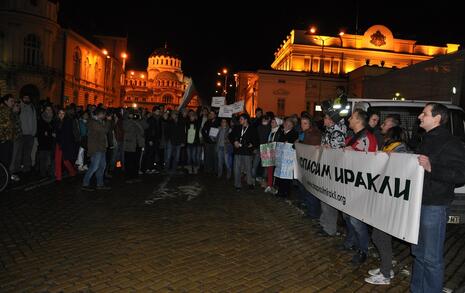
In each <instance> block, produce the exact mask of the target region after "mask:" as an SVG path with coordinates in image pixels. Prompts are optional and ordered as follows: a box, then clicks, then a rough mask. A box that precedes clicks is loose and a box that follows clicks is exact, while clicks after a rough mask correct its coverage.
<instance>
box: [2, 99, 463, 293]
mask: <svg viewBox="0 0 465 293" xmlns="http://www.w3.org/2000/svg"><path fill="white" fill-rule="evenodd" d="M151 110H152V111H148V110H146V109H133V108H124V109H123V108H118V109H105V108H103V107H102V105H97V106H94V105H89V106H87V107H86V108H82V107H78V106H75V105H72V104H71V105H69V106H67V107H66V108H65V109H63V108H60V107H58V106H57V105H52V104H51V103H48V102H45V101H41V102H40V103H39V105H32V104H31V101H30V99H29V98H28V97H24V98H23V99H22V100H21V101H20V100H17V99H14V97H13V96H11V95H6V96H4V97H2V100H1V105H0V142H1V143H0V154H1V157H0V161H1V162H2V163H3V164H4V165H5V166H8V168H9V170H10V172H11V179H12V180H13V181H19V180H22V178H23V177H27V176H28V174H29V173H30V172H33V170H34V168H35V172H37V173H39V174H40V175H41V176H43V177H51V178H54V179H55V180H56V181H61V180H62V178H63V174H64V173H65V172H66V174H67V175H68V176H71V177H73V176H76V175H77V174H78V173H79V172H82V173H84V172H85V174H84V178H83V181H82V187H81V188H82V190H84V191H89V192H91V191H95V190H109V189H111V187H110V186H108V185H107V183H106V182H108V180H105V179H106V178H111V177H112V176H113V175H114V173H115V171H117V170H121V172H122V174H123V176H124V178H125V180H126V182H127V183H134V182H138V181H140V179H139V178H138V177H139V176H140V175H142V174H158V173H160V172H163V173H167V174H171V175H186V174H194V175H195V174H199V173H203V174H211V175H214V176H217V177H218V178H222V177H225V178H226V179H231V177H232V179H233V183H232V185H233V186H234V188H235V189H236V191H237V192H242V187H243V181H245V182H246V184H247V188H248V189H254V188H258V187H261V188H263V189H264V191H265V192H266V193H271V194H274V195H276V196H277V197H281V198H286V197H288V196H289V194H290V193H291V192H292V190H293V188H292V186H293V185H297V186H296V187H297V192H298V195H299V196H300V198H302V199H303V200H304V201H305V203H306V206H307V212H308V216H309V217H310V218H313V219H315V220H317V221H318V223H319V225H320V227H321V229H320V231H318V232H317V235H319V236H321V237H332V236H336V235H339V232H338V230H340V228H341V227H338V219H340V220H342V221H339V222H342V223H344V224H343V225H344V228H345V229H344V230H345V231H346V233H345V235H346V237H345V240H344V242H343V243H341V245H340V247H338V249H340V250H342V251H347V252H352V253H353V258H352V260H351V262H352V263H353V264H354V265H360V264H362V263H364V262H365V261H366V259H367V254H368V245H369V241H370V232H371V239H372V240H373V243H374V244H375V246H376V248H377V249H378V250H379V255H380V259H381V265H380V268H378V269H373V270H370V271H369V272H368V273H369V275H370V277H368V278H366V279H365V280H366V282H369V283H371V284H389V283H390V280H391V279H392V278H393V277H394V272H393V269H392V247H391V236H390V235H389V234H387V233H385V232H383V231H381V230H378V229H376V228H372V227H369V226H368V225H367V224H366V223H364V222H362V221H360V220H359V219H357V218H355V217H352V216H350V215H348V214H344V213H341V212H339V211H338V210H337V209H335V208H334V207H332V206H330V205H328V204H326V203H324V202H322V201H320V200H319V199H318V198H317V197H315V196H314V195H313V194H311V193H310V192H309V191H308V190H306V189H305V188H304V187H303V185H302V184H300V183H298V182H293V180H291V179H281V178H277V177H274V176H273V174H274V171H273V167H265V168H263V167H262V166H261V163H260V151H259V150H260V147H259V146H260V145H261V144H265V143H269V142H286V143H291V144H294V143H296V142H300V143H303V144H307V145H321V146H323V147H328V148H332V149H342V148H345V149H349V150H353V151H363V152H376V151H385V152H412V153H415V152H416V153H418V154H422V155H421V156H419V164H420V165H421V166H423V167H424V168H425V170H426V172H425V174H426V175H425V184H428V185H427V187H428V188H427V189H425V190H424V194H423V206H422V218H421V223H420V239H419V244H418V245H414V246H413V248H412V253H413V255H414V256H415V261H414V267H413V275H412V284H411V288H412V291H413V292H439V291H437V289H438V288H439V287H440V286H442V276H443V259H442V253H443V248H442V247H443V244H444V237H445V236H444V235H445V234H444V233H445V223H446V216H445V213H446V212H445V208H446V207H447V205H448V204H450V201H451V196H452V197H453V187H454V185H455V184H461V183H464V181H465V171H464V170H463V169H464V168H465V167H464V166H465V159H464V156H465V150H464V148H463V146H462V145H461V144H460V143H459V142H458V141H457V140H456V139H454V138H453V137H452V135H450V133H448V131H447V130H446V128H445V127H442V125H444V124H445V121H447V119H448V112H447V108H446V107H444V106H442V105H440V104H436V103H432V104H428V105H427V106H426V107H425V109H424V111H423V113H422V114H421V115H420V117H419V119H420V122H421V123H420V127H421V128H423V129H424V130H425V131H426V134H425V135H424V137H425V138H424V139H423V141H422V143H421V144H420V145H419V146H418V149H417V150H415V149H412V148H409V147H408V145H407V139H406V133H405V130H404V129H403V128H402V125H401V120H400V116H399V115H397V114H391V115H388V116H386V117H385V119H384V121H382V122H381V121H380V115H379V114H377V113H371V114H369V113H367V112H365V111H363V110H360V109H355V110H353V111H352V114H351V116H350V117H349V118H348V119H347V118H344V117H341V115H340V112H338V111H334V109H333V110H328V111H325V112H324V113H323V114H324V116H323V117H322V119H320V120H318V121H317V120H315V119H314V118H313V117H311V116H310V115H309V113H307V112H302V113H301V115H300V117H299V116H297V115H291V116H289V117H278V116H276V115H274V113H272V112H266V113H264V112H263V110H262V109H259V108H258V109H257V110H256V112H255V113H254V114H255V115H254V117H253V118H251V117H250V116H249V115H248V114H247V113H242V114H240V115H235V116H233V117H232V118H221V117H217V112H216V111H214V110H210V109H209V108H207V107H201V108H199V109H197V110H196V111H194V110H188V109H183V110H181V111H175V110H171V109H165V107H164V106H163V105H159V106H155V107H153V109H151ZM380 122H381V123H380ZM35 138H37V140H35ZM35 141H37V143H35ZM444 145H447V148H444ZM63 167H64V168H63ZM432 170H433V171H432ZM439 170H440V171H439ZM244 175H245V176H244ZM94 177H95V185H94V184H93V183H92V182H93V178H94ZM438 213H439V214H438ZM441 215H442V216H443V217H442V218H440V217H441ZM426 217H428V218H426ZM431 218H433V219H434V220H431ZM439 218H440V219H439ZM432 221H433V222H432ZM432 226H434V228H432ZM438 227H439V228H438ZM438 229H439V230H438ZM432 231H434V232H432Z"/></svg>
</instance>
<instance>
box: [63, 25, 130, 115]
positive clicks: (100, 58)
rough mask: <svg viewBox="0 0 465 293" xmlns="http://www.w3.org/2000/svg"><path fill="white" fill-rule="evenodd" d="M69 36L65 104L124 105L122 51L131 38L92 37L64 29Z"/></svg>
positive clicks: (66, 37) (65, 69)
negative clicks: (122, 103)
mask: <svg viewBox="0 0 465 293" xmlns="http://www.w3.org/2000/svg"><path fill="white" fill-rule="evenodd" d="M63 33H64V36H65V44H66V45H65V52H66V54H65V64H64V89H63V104H64V105H68V104H70V103H75V104H76V105H81V106H86V105H88V104H94V105H97V104H100V103H101V104H103V105H104V106H105V107H120V106H121V81H120V78H121V76H122V64H123V62H124V60H123V58H122V53H124V52H125V51H126V45H127V39H126V38H119V37H109V36H94V40H93V41H92V42H91V41H90V40H89V39H87V38H84V37H82V36H81V35H79V34H77V33H75V32H73V31H71V30H63Z"/></svg>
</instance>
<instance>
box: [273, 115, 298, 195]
mask: <svg viewBox="0 0 465 293" xmlns="http://www.w3.org/2000/svg"><path fill="white" fill-rule="evenodd" d="M298 138H299V134H298V133H297V131H296V130H295V124H294V119H292V118H287V119H286V120H285V122H284V128H283V135H282V136H281V137H280V139H279V142H284V143H290V144H294V143H295V142H296V141H297V139H298ZM276 181H277V186H278V196H279V197H282V198H286V197H288V196H289V192H290V190H291V184H292V179H282V178H278V177H276Z"/></svg>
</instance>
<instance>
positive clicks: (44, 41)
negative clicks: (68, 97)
mask: <svg viewBox="0 0 465 293" xmlns="http://www.w3.org/2000/svg"><path fill="white" fill-rule="evenodd" d="M57 13H58V5H57V3H56V2H54V1H26V0H14V1H13V0H8V1H0V95H4V94H13V96H15V97H23V96H29V97H30V98H31V100H32V101H34V102H37V101H38V100H39V99H40V98H47V97H48V98H50V100H52V101H58V100H59V99H60V94H61V88H62V85H61V75H62V74H61V73H62V62H63V61H62V59H63V57H62V56H63V54H62V52H63V42H62V35H61V29H60V26H59V25H58V23H57Z"/></svg>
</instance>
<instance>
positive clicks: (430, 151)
mask: <svg viewBox="0 0 465 293" xmlns="http://www.w3.org/2000/svg"><path fill="white" fill-rule="evenodd" d="M417 153H418V154H422V155H425V156H428V157H429V160H430V162H431V172H427V171H425V177H424V181H423V200H422V204H423V205H448V204H450V203H451V202H452V200H453V199H454V188H455V186H457V185H463V184H464V183H465V147H464V145H463V143H462V142H461V141H460V140H459V139H458V138H456V137H454V136H452V134H451V133H450V132H449V130H447V129H446V128H444V127H441V126H440V127H436V128H434V129H432V130H430V131H429V132H427V133H425V135H424V136H423V140H422V142H421V143H420V145H419V147H418V149H417Z"/></svg>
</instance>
